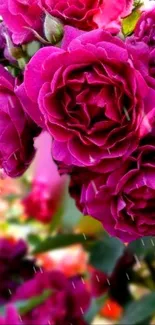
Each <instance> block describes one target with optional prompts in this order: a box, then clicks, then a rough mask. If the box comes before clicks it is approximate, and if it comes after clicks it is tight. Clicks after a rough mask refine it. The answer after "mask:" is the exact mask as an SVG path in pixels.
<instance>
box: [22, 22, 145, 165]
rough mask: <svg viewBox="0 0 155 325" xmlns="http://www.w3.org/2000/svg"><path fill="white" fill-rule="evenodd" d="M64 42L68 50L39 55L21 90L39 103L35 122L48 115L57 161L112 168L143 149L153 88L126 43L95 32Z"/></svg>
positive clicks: (54, 49)
mask: <svg viewBox="0 0 155 325" xmlns="http://www.w3.org/2000/svg"><path fill="white" fill-rule="evenodd" d="M72 32H73V33H74V32H75V30H73V29H72V28H70V27H67V28H66V33H72ZM76 32H77V31H76ZM66 39H67V36H66V35H65V40H66ZM64 44H65V48H66V50H65V49H60V48H57V47H45V48H43V49H40V50H39V51H38V52H37V53H36V54H35V55H34V56H33V58H32V59H31V60H30V62H29V63H28V65H27V68H26V70H25V81H24V85H22V86H21V87H19V89H18V91H17V93H18V95H19V94H20V98H21V100H22V95H23V94H24V93H26V94H27V96H28V97H29V98H30V100H31V101H32V102H33V104H34V105H36V104H38V110H37V108H36V109H35V111H34V110H33V109H32V108H33V105H31V107H27V112H28V113H29V114H30V116H31V117H32V116H33V117H34V119H35V121H37V120H38V121H39V118H40V117H41V116H42V119H43V120H44V123H45V126H46V128H47V129H48V131H49V133H50V134H51V135H52V136H53V138H54V142H53V156H54V159H55V160H57V161H58V162H63V163H64V164H66V165H69V166H71V165H75V166H80V167H84V166H89V167H91V168H93V169H94V168H95V169H96V168H97V171H99V170H104V171H109V170H112V169H113V168H116V165H118V164H119V163H120V161H121V159H126V158H127V157H128V156H129V155H130V154H131V153H132V152H133V151H134V150H135V149H136V147H137V144H138V142H139V126H140V123H141V121H142V118H143V116H144V98H145V97H146V95H147V92H148V88H147V86H146V83H145V81H144V79H143V78H142V76H141V74H140V73H139V72H138V71H137V70H136V69H135V68H134V67H133V63H132V61H131V59H130V57H129V54H128V51H127V49H126V47H125V44H124V43H123V42H122V41H121V40H120V39H118V38H116V37H112V36H111V35H110V34H109V33H107V32H104V31H102V30H95V31H92V32H88V33H83V34H82V35H80V36H79V37H77V38H75V39H73V40H72V41H71V43H70V44H69V45H68V46H67V43H66V41H64ZM36 80H37V83H36ZM23 103H24V95H23ZM35 107H36V106H35ZM34 112H35V113H34ZM39 116H40V117H39ZM96 166H97V167H96Z"/></svg>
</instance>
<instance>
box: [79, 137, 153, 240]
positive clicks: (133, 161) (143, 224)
mask: <svg viewBox="0 0 155 325" xmlns="http://www.w3.org/2000/svg"><path fill="white" fill-rule="evenodd" d="M154 155H155V146H154V137H152V136H150V135H149V136H147V137H145V138H144V139H143V140H142V142H141V145H140V147H139V148H138V150H137V151H136V152H135V153H134V155H133V156H132V157H131V158H130V160H129V161H127V162H126V163H125V164H124V165H122V166H121V168H120V169H117V170H116V171H114V172H113V173H111V174H109V175H105V174H104V175H102V176H98V177H96V178H95V179H93V180H90V181H89V182H87V184H85V185H83V187H82V193H81V204H83V208H84V212H85V214H90V215H91V216H93V217H95V218H96V219H98V220H100V221H101V222H102V224H103V226H104V227H105V229H106V230H107V231H108V232H109V233H110V234H111V235H112V236H116V237H118V238H120V239H122V240H123V241H125V242H127V241H132V240H134V239H137V238H140V237H143V236H154V235H155V201H154V196H155V162H154Z"/></svg>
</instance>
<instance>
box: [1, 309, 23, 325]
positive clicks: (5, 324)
mask: <svg viewBox="0 0 155 325" xmlns="http://www.w3.org/2000/svg"><path fill="white" fill-rule="evenodd" d="M9 324H10V325H21V321H20V316H19V315H18V312H17V311H16V309H15V307H14V306H13V305H8V307H7V310H6V315H5V316H1V315H0V325H9Z"/></svg>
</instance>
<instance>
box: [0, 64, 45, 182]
mask: <svg viewBox="0 0 155 325" xmlns="http://www.w3.org/2000/svg"><path fill="white" fill-rule="evenodd" d="M15 83H16V80H15V79H14V78H13V77H12V75H11V74H10V73H9V72H8V71H7V70H5V69H4V68H3V67H2V66H0V167H1V168H3V169H4V171H5V173H6V174H7V175H8V176H10V177H17V176H20V175H21V174H23V173H24V171H25V170H26V169H27V168H28V166H29V164H30V163H31V161H32V158H33V157H34V153H35V149H34V145H33V144H34V143H33V141H34V137H35V136H37V135H38V133H39V131H40V130H39V128H38V127H37V126H36V125H35V124H34V123H33V122H32V121H31V119H30V118H29V117H28V116H27V114H25V112H24V111H23V107H22V105H21V104H20V102H19V100H18V98H17V96H16V94H15ZM29 102H30V101H29Z"/></svg>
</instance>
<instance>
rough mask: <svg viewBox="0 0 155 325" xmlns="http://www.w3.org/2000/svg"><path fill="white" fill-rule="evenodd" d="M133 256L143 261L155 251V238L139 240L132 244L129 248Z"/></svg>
mask: <svg viewBox="0 0 155 325" xmlns="http://www.w3.org/2000/svg"><path fill="white" fill-rule="evenodd" d="M127 250H129V251H130V252H131V253H132V254H134V255H135V256H136V258H138V259H143V258H144V257H146V256H148V255H149V254H151V253H152V252H153V253H154V250H155V237H152V236H149V237H144V238H141V239H137V240H135V241H133V242H132V243H130V244H129V245H128V247H127Z"/></svg>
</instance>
